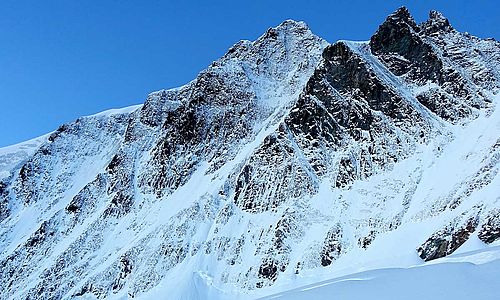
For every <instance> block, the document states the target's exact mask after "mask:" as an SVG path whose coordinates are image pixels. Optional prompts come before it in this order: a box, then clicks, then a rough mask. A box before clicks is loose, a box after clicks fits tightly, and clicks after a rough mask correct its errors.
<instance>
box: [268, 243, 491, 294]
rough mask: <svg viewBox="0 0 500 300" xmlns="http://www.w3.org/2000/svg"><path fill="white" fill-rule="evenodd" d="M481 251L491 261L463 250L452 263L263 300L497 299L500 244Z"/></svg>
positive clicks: (379, 273) (352, 278) (355, 277)
mask: <svg viewBox="0 0 500 300" xmlns="http://www.w3.org/2000/svg"><path fill="white" fill-rule="evenodd" d="M482 253H485V254H488V255H491V256H492V257H491V260H487V261H483V260H481V261H479V262H476V261H475V258H474V256H475V255H478V253H477V252H476V253H470V254H469V253H465V254H463V255H461V256H460V257H459V259H456V260H453V262H450V260H446V259H442V260H443V261H439V262H438V261H436V262H435V263H429V264H425V265H420V266H414V267H409V268H385V269H377V270H373V271H365V272H360V273H355V274H350V275H347V276H343V277H338V278H334V279H331V280H327V281H322V282H318V283H315V284H312V285H307V286H303V287H300V288H296V289H292V290H289V291H286V292H283V293H279V294H276V295H271V296H269V297H265V298H262V299H291V300H292V299H346V300H348V299H408V300H412V299H457V300H459V299H478V300H489V299H496V298H497V297H498V290H497V287H498V283H499V279H498V278H499V277H498V275H499V271H498V270H499V268H500V255H499V254H500V251H499V247H498V246H496V247H492V249H487V250H483V251H482V252H479V254H482ZM469 255H470V256H469ZM454 256H455V255H452V256H450V258H452V257H453V258H454Z"/></svg>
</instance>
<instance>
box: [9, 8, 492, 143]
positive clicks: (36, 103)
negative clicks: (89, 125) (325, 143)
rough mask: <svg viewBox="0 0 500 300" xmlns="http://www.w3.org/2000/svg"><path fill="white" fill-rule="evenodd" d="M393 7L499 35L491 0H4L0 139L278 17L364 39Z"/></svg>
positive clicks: (150, 81)
mask: <svg viewBox="0 0 500 300" xmlns="http://www.w3.org/2000/svg"><path fill="white" fill-rule="evenodd" d="M401 5H406V6H408V7H409V9H410V11H411V12H412V14H413V15H414V17H415V18H416V20H417V22H421V21H423V20H425V19H426V17H427V14H428V11H429V10H430V9H437V10H439V11H441V12H443V13H444V14H445V16H447V17H448V18H449V19H450V21H451V23H452V25H454V26H455V28H457V29H458V30H461V31H468V32H470V33H472V34H474V35H477V36H480V37H494V38H496V39H497V40H498V39H499V37H500V23H499V21H498V18H499V17H500V4H499V2H498V1H497V0H491V1H484V0H483V1H470V0H469V1H464V0H460V1H451V0H449V1H444V0H443V1H424V0H418V1H417V0H414V1H388V0H385V1H382V0H371V1H356V0H350V1H333V0H330V1H293V0H288V1H264V0H252V1H217V0H212V1H204V2H201V1H193V0H191V1H177V0H172V1H104V0H101V1H97V0H96V1H50V0H48V1H38V0H37V1H11V0H3V1H1V2H0V147H2V146H5V145H9V144H13V143H17V142H21V141H24V140H27V139H30V138H33V137H36V136H39V135H42V134H44V133H47V132H50V131H52V130H55V129H56V128H57V127H58V126H59V125H60V124H62V123H64V122H69V121H72V120H74V119H76V118H77V117H79V116H82V115H89V114H93V113H96V112H99V111H102V110H106V109H109V108H117V107H123V106H128V105H132V104H138V103H142V102H143V101H144V99H145V97H146V95H147V94H148V93H149V92H151V91H154V90H158V89H162V88H171V87H175V86H179V85H182V84H184V83H186V82H188V81H190V80H192V79H193V78H194V77H195V76H196V74H197V73H198V72H199V71H200V70H202V69H204V68H205V67H206V66H207V65H209V64H210V63H211V62H212V61H213V60H215V59H217V58H218V57H220V56H222V55H223V54H224V53H225V51H226V50H227V49H228V48H229V47H230V46H231V45H233V44H234V43H236V42H237V41H239V40H240V39H250V40H253V39H255V38H257V37H258V36H259V35H261V34H262V33H263V32H264V31H265V30H266V29H267V28H268V27H272V26H276V25H277V24H279V23H281V22H282V21H283V20H285V19H296V20H303V21H305V22H306V23H307V24H309V27H310V28H311V29H312V30H313V32H315V33H316V34H317V35H319V36H321V37H323V38H325V39H326V40H328V41H329V42H335V41H336V40H338V39H350V40H367V39H369V38H370V36H371V35H372V33H373V32H374V31H375V30H376V29H377V27H378V25H379V24H380V23H381V22H382V21H383V20H384V19H385V17H386V16H387V14H389V13H391V12H392V11H394V10H395V9H396V8H398V7H399V6H401Z"/></svg>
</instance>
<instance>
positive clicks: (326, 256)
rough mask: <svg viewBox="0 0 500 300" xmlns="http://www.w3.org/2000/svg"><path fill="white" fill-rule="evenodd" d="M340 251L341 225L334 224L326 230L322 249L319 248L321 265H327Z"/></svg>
mask: <svg viewBox="0 0 500 300" xmlns="http://www.w3.org/2000/svg"><path fill="white" fill-rule="evenodd" d="M341 253H342V227H341V226H335V227H334V228H332V229H330V231H328V233H327V235H326V238H325V241H324V244H323V249H322V250H321V265H322V266H323V267H326V266H329V265H331V264H332V262H333V261H334V260H336V259H337V258H338V257H339V256H340V254H341Z"/></svg>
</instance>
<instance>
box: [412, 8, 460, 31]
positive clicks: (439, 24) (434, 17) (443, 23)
mask: <svg viewBox="0 0 500 300" xmlns="http://www.w3.org/2000/svg"><path fill="white" fill-rule="evenodd" d="M419 27H420V29H421V30H422V31H423V32H424V33H425V34H432V33H436V32H449V31H451V30H453V27H452V26H451V25H450V22H449V21H448V19H447V18H446V17H445V16H443V14H442V13H440V12H438V11H435V10H431V11H430V12H429V19H428V20H427V21H425V22H423V23H422V24H420V26H419Z"/></svg>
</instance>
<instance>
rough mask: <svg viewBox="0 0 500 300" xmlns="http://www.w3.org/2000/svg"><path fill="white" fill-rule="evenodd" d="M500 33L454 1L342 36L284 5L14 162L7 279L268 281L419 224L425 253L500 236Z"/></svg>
mask: <svg viewBox="0 0 500 300" xmlns="http://www.w3.org/2000/svg"><path fill="white" fill-rule="evenodd" d="M498 47H499V46H498V43H497V42H495V41H491V40H481V39H478V38H475V37H472V36H470V35H467V34H462V33H459V32H457V31H456V30H454V29H453V28H452V27H451V25H450V23H449V22H448V20H447V19H446V18H444V17H443V16H442V15H441V14H439V13H437V12H431V14H430V18H429V20H428V21H426V22H424V23H422V24H420V25H417V24H416V23H415V21H414V20H413V19H412V18H411V16H410V14H409V13H408V11H407V10H406V9H404V8H402V9H399V10H398V11H396V12H395V13H394V14H392V15H391V16H389V17H388V18H387V20H386V21H385V22H384V23H383V24H382V25H381V26H380V28H379V30H378V31H377V32H376V33H375V35H374V36H373V37H372V39H371V40H370V42H349V41H340V42H337V43H335V44H333V45H327V43H326V42H325V41H323V40H322V39H320V38H318V37H316V36H315V35H313V34H312V33H311V32H310V30H309V29H308V28H307V26H306V25H305V24H304V23H302V22H295V21H285V22H284V23H282V24H281V25H279V26H278V27H276V28H271V29H269V30H268V31H267V32H266V33H265V34H264V35H262V36H261V37H260V38H258V39H257V40H256V41H254V42H249V41H241V42H239V43H237V44H236V45H235V46H233V47H232V48H231V49H230V50H229V51H228V53H227V54H226V55H224V56H223V57H222V58H221V59H219V60H217V61H216V62H214V63H212V64H211V65H210V66H209V67H208V68H207V69H206V70H204V71H202V72H201V73H200V74H199V75H198V77H197V78H196V79H195V80H193V81H192V82H190V83H188V84H186V85H185V86H182V87H180V88H177V89H172V90H162V91H158V92H154V93H152V94H150V95H149V96H148V98H147V99H146V102H145V103H144V105H142V106H137V107H132V108H128V109H125V110H118V111H110V112H105V113H101V114H98V115H95V116H90V117H85V118H80V119H78V120H77V121H75V122H73V123H70V124H66V125H63V126H61V127H60V128H59V129H58V130H56V131H55V132H54V133H52V134H51V135H49V136H48V137H46V138H43V139H42V141H41V142H40V143H41V144H38V143H37V144H36V146H34V147H33V149H34V150H33V151H32V152H30V153H31V154H29V155H28V154H26V155H25V156H16V157H19V158H18V159H16V160H15V162H14V161H13V162H12V163H9V164H8V166H9V167H8V168H7V169H8V170H7V171H6V172H5V176H3V175H2V177H1V178H2V179H1V182H0V222H1V227H0V270H1V271H0V291H1V292H0V296H1V297H2V298H13V299H25V298H28V299H47V298H51V299H61V298H71V297H80V296H81V297H97V298H99V299H102V298H107V297H110V296H117V297H122V296H124V297H126V296H128V297H134V298H135V297H142V296H147V295H149V294H150V293H154V291H155V290H162V289H164V290H165V291H166V292H165V293H168V294H169V296H171V298H172V299H176V298H182V297H191V298H195V297H199V298H206V297H207V294H206V291H205V290H204V288H206V289H209V288H210V287H211V286H212V287H215V288H216V289H217V290H232V291H235V292H236V293H237V294H238V293H249V294H250V295H251V296H252V295H253V296H256V295H260V294H259V293H260V291H266V290H270V289H271V288H272V287H273V286H276V285H278V286H279V285H280V284H283V283H286V282H287V280H289V279H290V278H293V277H294V276H302V274H307V273H308V272H315V271H318V270H319V269H321V268H324V267H327V268H329V270H332V271H335V270H337V268H341V267H342V266H344V267H346V266H348V265H349V262H350V260H349V259H350V258H351V259H352V257H355V258H356V260H358V259H359V260H363V257H365V253H366V257H369V256H368V254H367V253H370V251H371V249H373V248H377V247H380V243H379V240H380V239H379V236H382V238H381V239H382V240H387V239H388V238H390V237H395V238H396V239H397V237H401V235H402V233H405V230H407V228H409V227H412V226H415V228H418V229H421V230H416V231H413V233H412V235H411V238H407V239H408V240H409V241H410V242H408V243H407V246H406V247H407V248H404V249H403V248H398V249H402V250H401V252H402V253H413V255H415V256H417V255H420V257H421V258H422V259H424V260H431V259H435V258H438V257H442V256H446V255H448V254H451V253H453V252H454V251H455V250H456V249H458V248H459V247H460V246H461V245H463V244H464V243H466V242H467V240H468V239H469V237H470V236H472V234H476V231H477V235H478V237H479V238H480V239H481V240H482V241H484V242H485V243H491V242H493V241H495V240H496V239H498V230H497V229H498V228H497V227H498V226H497V225H498V224H497V223H498V222H497V221H496V220H497V219H498V218H497V215H498V201H496V200H495V199H497V198H498V194H499V193H498V186H500V185H499V180H500V179H499V177H498V168H499V166H500V164H499V159H500V158H499V157H500V156H499V155H498V154H499V152H498V151H499V149H500V148H499V147H498V145H499V142H498V141H499V140H498V139H499V136H498V131H495V130H491V128H500V127H498V126H500V113H499V111H498V109H496V110H495V109H494V108H495V105H497V102H495V101H494V100H493V99H494V97H495V96H494V93H496V92H498V87H499V84H500V79H499V78H500V77H499V74H500V70H499V67H498V65H499V64H498V63H497V62H498V61H499V57H500V50H499V49H498ZM478 73H479V74H482V76H477V75H476V74H478ZM479 77H480V78H479ZM497 101H498V100H497ZM456 124H461V125H456ZM462 124H463V126H462ZM491 124H493V125H491ZM471 140H474V142H471ZM9 151H10V150H9ZM12 151H14V150H12ZM9 153H18V152H17V150H16V151H14V152H8V153H7V151H4V152H2V151H0V161H3V158H6V157H7V155H8V154H9ZM2 155H3V156H2ZM10 157H12V156H10ZM2 171H3V169H2ZM2 174H3V173H2ZM0 175H1V174H0ZM495 195H496V196H495ZM495 197H496V198H495ZM415 232H417V233H418V234H416V233H415ZM405 245H406V244H405ZM401 247H402V246H401ZM415 250H416V251H415ZM376 253H379V254H378V255H380V252H376ZM387 255H388V256H390V255H396V256H397V255H398V253H389V254H387ZM377 258H378V257H377ZM199 282H202V284H201V286H200V283H199ZM194 287H195V288H194ZM193 289H194V290H195V291H193ZM194 292H196V293H198V294H196V295H195V294H193V293H194Z"/></svg>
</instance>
